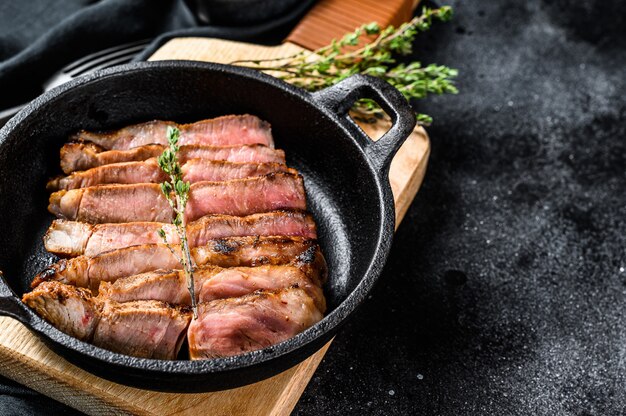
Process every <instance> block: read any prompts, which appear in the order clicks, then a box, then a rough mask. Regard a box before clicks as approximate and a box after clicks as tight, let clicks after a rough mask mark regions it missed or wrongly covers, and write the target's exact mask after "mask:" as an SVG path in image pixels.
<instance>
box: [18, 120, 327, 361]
mask: <svg viewBox="0 0 626 416" xmlns="http://www.w3.org/2000/svg"><path fill="white" fill-rule="evenodd" d="M169 126H176V127H178V128H179V129H180V130H181V136H180V139H179V142H178V144H179V146H180V148H179V153H178V157H179V161H180V163H181V170H182V178H183V180H185V181H189V182H191V184H192V185H191V192H190V198H189V201H188V203H187V207H186V210H185V217H186V219H187V236H188V238H189V245H190V247H191V255H192V258H193V263H194V266H195V268H194V283H195V294H196V296H197V299H195V300H196V301H197V302H198V303H199V319H197V320H195V321H194V322H193V323H192V324H191V325H190V321H191V313H190V310H189V307H188V306H189V305H190V304H191V303H192V302H191V299H190V294H189V291H188V289H187V282H186V276H185V273H184V272H183V271H182V270H180V269H181V267H182V266H181V264H180V262H179V258H180V249H179V247H178V244H179V235H178V233H177V232H176V229H175V227H174V226H173V225H172V224H171V220H172V217H173V212H172V211H173V210H172V208H171V207H170V205H169V203H168V201H167V200H166V198H165V197H164V196H163V195H162V193H161V187H160V186H159V183H161V182H163V181H165V180H167V177H166V175H165V174H164V173H163V172H162V171H161V169H160V168H159V166H158V163H157V156H159V155H160V154H162V152H163V150H164V149H165V148H166V146H167V137H166V131H167V129H168V127H169ZM72 140H73V142H70V143H67V144H66V145H64V146H63V147H62V149H61V167H62V169H63V171H64V172H65V174H66V175H67V176H65V177H57V178H55V179H52V180H51V181H50V182H49V183H48V185H47V188H48V190H51V191H56V192H53V193H52V194H51V196H50V200H49V207H48V209H49V211H50V212H51V213H53V214H55V215H56V216H57V217H58V218H59V219H57V220H55V221H54V222H53V223H52V225H51V226H50V228H49V229H48V232H47V233H46V235H45V237H44V243H45V247H46V249H47V250H48V251H50V252H53V253H56V254H59V255H61V256H64V257H70V258H65V259H61V260H59V261H58V262H56V263H55V264H52V265H51V266H49V267H48V268H46V269H45V270H44V271H43V272H41V273H40V274H39V275H37V276H36V277H35V279H34V280H33V282H32V287H33V291H32V292H31V293H28V294H26V295H24V297H23V301H24V302H25V303H26V304H28V305H29V306H30V307H31V308H33V309H34V310H35V311H36V312H37V313H38V314H40V315H41V316H42V317H44V318H45V319H47V320H48V321H49V322H50V323H52V324H53V325H55V326H56V327H57V328H59V329H60V330H62V331H64V332H66V333H68V334H70V335H72V336H75V337H77V338H79V339H81V340H85V341H88V342H92V343H93V344H95V345H97V346H100V347H103V348H107V349H109V350H111V351H115V352H119V353H123V354H128V355H132V356H136V357H145V358H156V359H175V358H176V356H177V354H178V352H179V350H180V348H181V344H182V343H183V341H184V338H185V336H187V337H188V339H189V354H190V357H191V359H206V358H213V357H225V356H231V355H237V354H241V353H243V352H247V351H253V350H257V349H261V348H264V347H267V346H270V345H273V344H275V343H278V342H281V341H283V340H285V339H288V338H290V337H292V336H294V335H296V334H298V333H299V332H301V331H303V330H304V329H306V328H308V327H310V326H311V325H313V324H315V323H316V322H318V321H319V320H321V319H322V316H323V313H324V312H325V310H326V300H325V298H324V293H323V291H322V284H323V283H324V282H325V281H326V278H327V266H326V262H325V260H324V257H323V255H322V253H321V251H320V248H319V246H318V244H317V242H316V240H315V239H316V234H317V233H316V227H315V223H314V221H313V219H312V217H311V216H310V215H309V214H308V213H306V212H305V211H304V210H305V209H306V196H305V190H304V185H303V180H302V177H301V176H300V175H299V174H298V172H297V171H296V170H294V169H291V168H289V167H287V166H286V164H285V154H284V152H283V151H281V150H276V149H274V148H273V145H274V143H273V139H272V135H271V130H270V125H269V124H268V123H266V122H264V121H261V120H260V119H258V118H257V117H254V116H250V115H241V116H225V117H219V118H216V119H212V120H203V121H199V122H197V123H192V124H185V125H179V124H176V123H173V122H168V121H151V122H147V123H142V124H136V125H133V126H129V127H125V128H122V129H119V130H117V131H111V132H103V133H93V132H87V131H81V132H79V133H77V134H76V135H75V136H73V137H72ZM159 230H163V231H164V232H165V235H166V241H167V242H168V243H169V244H170V246H168V245H164V244H163V241H162V240H161V237H160V236H159V234H158V231H159ZM173 305H178V306H173Z"/></svg>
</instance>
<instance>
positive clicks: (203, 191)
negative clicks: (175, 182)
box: [185, 173, 306, 221]
mask: <svg viewBox="0 0 626 416" xmlns="http://www.w3.org/2000/svg"><path fill="white" fill-rule="evenodd" d="M283 209H299V210H305V209H306V196H305V193H304V184H303V182H302V177H301V176H300V175H293V174H289V173H271V174H269V175H265V176H260V177H256V178H247V179H234V180H232V181H226V182H198V183H195V184H193V185H192V186H191V191H190V193H189V202H188V203H187V209H186V210H185V216H186V217H187V219H188V220H189V221H194V220H196V219H198V218H200V217H202V216H204V215H207V214H228V215H239V216H241V215H250V214H254V213H257V212H267V211H274V210H283Z"/></svg>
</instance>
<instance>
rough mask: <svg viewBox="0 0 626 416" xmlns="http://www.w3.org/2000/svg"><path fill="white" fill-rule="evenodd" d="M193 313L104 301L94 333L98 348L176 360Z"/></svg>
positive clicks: (163, 305) (158, 304)
mask: <svg viewBox="0 0 626 416" xmlns="http://www.w3.org/2000/svg"><path fill="white" fill-rule="evenodd" d="M190 320H191V312H190V311H189V310H188V308H180V307H174V306H171V305H169V304H167V303H165V302H158V301H135V302H126V303H117V302H114V301H111V300H108V299H107V300H104V302H103V307H102V311H101V314H100V321H99V322H98V326H97V327H96V330H95V332H94V334H93V343H94V344H95V345H97V346H99V347H102V348H106V349H108V350H111V351H114V352H118V353H121V354H127V355H132V356H134V357H143V358H156V359H161V360H173V359H175V358H176V356H177V355H178V351H179V350H180V347H181V345H182V343H183V340H184V338H185V330H186V329H187V327H188V326H189V321H190Z"/></svg>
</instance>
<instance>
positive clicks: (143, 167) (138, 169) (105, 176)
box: [46, 159, 297, 191]
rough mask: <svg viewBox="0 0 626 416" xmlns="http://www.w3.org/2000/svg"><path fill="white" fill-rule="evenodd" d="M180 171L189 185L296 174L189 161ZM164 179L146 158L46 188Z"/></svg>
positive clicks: (275, 166) (274, 166)
mask: <svg viewBox="0 0 626 416" xmlns="http://www.w3.org/2000/svg"><path fill="white" fill-rule="evenodd" d="M182 172H183V180H185V181H189V182H191V183H195V182H201V181H227V180H230V179H241V178H248V177H253V176H263V175H267V174H269V173H273V172H287V173H291V174H296V173H297V172H296V171H295V170H294V169H290V168H288V167H287V166H285V165H283V164H280V163H233V162H224V161H211V160H202V159H192V160H190V161H188V162H187V163H185V164H183V166H182ZM167 179H168V178H167V175H166V174H165V173H164V172H163V171H162V170H161V168H160V167H159V165H158V163H157V161H156V159H148V160H146V161H144V162H126V163H114V164H111V165H104V166H99V167H95V168H92V169H88V170H86V171H82V172H74V173H72V174H71V175H69V176H65V177H62V176H61V177H57V178H54V179H52V180H50V181H49V182H48V184H47V185H46V188H47V189H48V190H49V191H57V190H59V189H65V190H70V189H77V188H87V187H90V186H96V185H105V184H133V183H160V182H163V181H165V180H167Z"/></svg>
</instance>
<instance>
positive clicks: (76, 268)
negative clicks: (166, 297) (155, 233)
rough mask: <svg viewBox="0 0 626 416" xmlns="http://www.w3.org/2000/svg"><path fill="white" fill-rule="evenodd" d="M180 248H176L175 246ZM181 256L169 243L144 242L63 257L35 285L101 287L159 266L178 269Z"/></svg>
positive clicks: (92, 288) (44, 272) (43, 272)
mask: <svg viewBox="0 0 626 416" xmlns="http://www.w3.org/2000/svg"><path fill="white" fill-rule="evenodd" d="M173 250H176V248H173ZM180 267H181V266H180V263H179V262H178V259H177V258H176V257H175V256H174V255H173V254H172V253H171V252H170V249H169V248H168V247H167V246H166V245H161V244H144V245H140V246H131V247H125V248H121V249H119V250H112V251H107V252H104V253H100V254H98V255H97V256H94V257H87V256H78V257H74V258H72V259H61V260H59V261H58V262H56V263H54V264H52V265H50V266H48V267H47V268H46V269H45V270H44V271H42V272H41V273H39V274H38V275H37V276H36V277H35V279H34V280H33V282H32V283H31V287H33V288H34V287H37V285H39V284H41V283H42V282H45V281H48V280H56V281H59V282H62V283H66V284H70V285H73V286H79V287H86V288H90V289H91V290H92V291H97V289H98V286H100V282H110V281H115V280H117V279H119V278H120V277H125V276H132V275H135V274H139V273H143V272H149V271H152V270H157V269H178V268H180Z"/></svg>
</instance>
